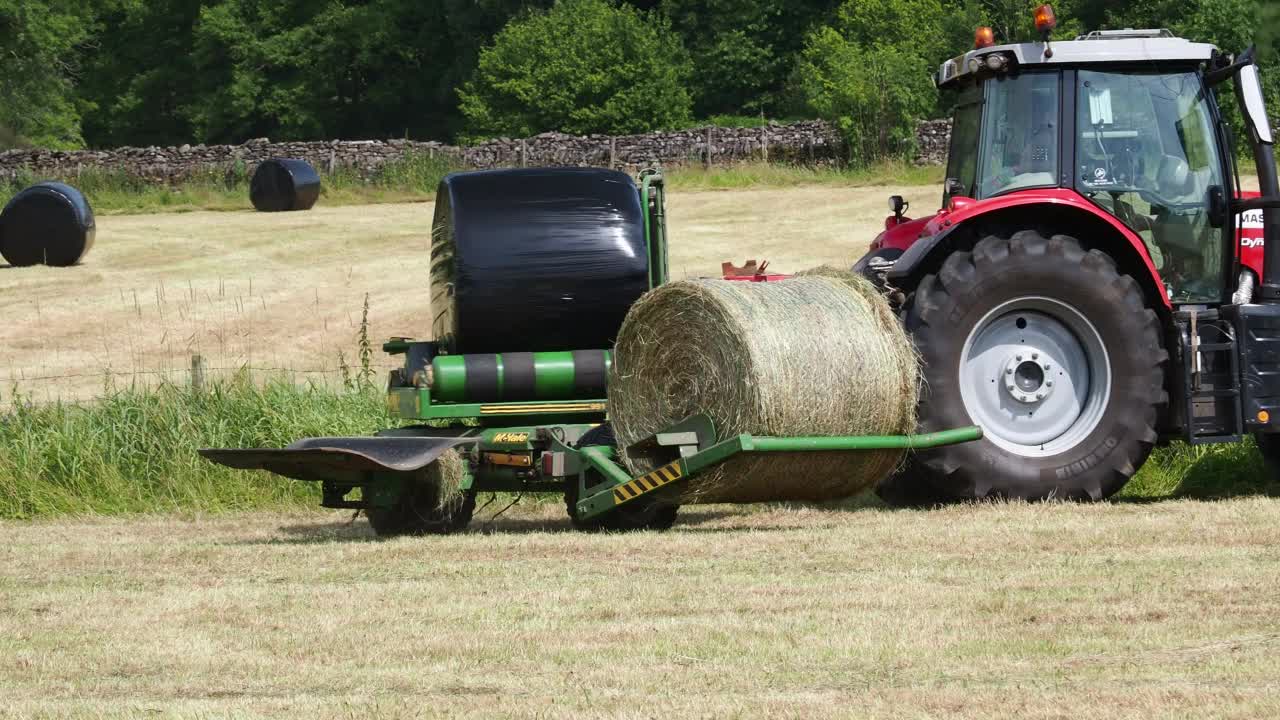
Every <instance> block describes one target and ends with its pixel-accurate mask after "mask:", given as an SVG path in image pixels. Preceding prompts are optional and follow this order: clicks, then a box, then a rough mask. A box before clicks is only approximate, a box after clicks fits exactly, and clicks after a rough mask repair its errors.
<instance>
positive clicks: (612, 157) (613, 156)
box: [609, 135, 618, 170]
mask: <svg viewBox="0 0 1280 720" xmlns="http://www.w3.org/2000/svg"><path fill="white" fill-rule="evenodd" d="M617 167H618V138H616V137H613V136H612V135H610V136H609V169H610V170H616V169H617Z"/></svg>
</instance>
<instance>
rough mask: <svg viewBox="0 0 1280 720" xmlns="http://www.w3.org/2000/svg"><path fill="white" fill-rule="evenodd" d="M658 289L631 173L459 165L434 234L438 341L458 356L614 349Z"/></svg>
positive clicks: (440, 204) (443, 195)
mask: <svg viewBox="0 0 1280 720" xmlns="http://www.w3.org/2000/svg"><path fill="white" fill-rule="evenodd" d="M648 289H649V264H648V257H647V254H646V247H645V233H644V214H643V211H642V208H641V206H640V196H639V193H638V191H637V190H636V186H635V184H634V183H633V182H632V181H631V178H630V177H628V176H627V175H626V174H624V173H620V172H615V171H612V170H601V169H594V168H538V169H522V170H493V171H483V172H468V173H455V174H452V175H449V176H447V177H446V178H445V179H444V180H443V181H442V182H441V183H440V189H439V192H438V193H437V196H436V214H435V221H434V223H433V227H432V233H431V307H432V311H433V312H434V313H435V317H434V321H433V330H434V332H435V337H436V339H437V340H443V341H445V342H446V343H447V345H448V346H449V348H450V351H451V352H454V353H498V352H513V351H520V352H541V351H552V350H572V349H579V348H609V347H612V346H613V341H614V338H615V337H616V336H617V334H618V329H619V328H620V327H621V326H622V319H623V317H624V316H625V315H626V313H627V309H628V308H630V307H631V304H632V303H633V302H635V301H636V299H638V298H639V297H640V296H641V295H643V294H644V293H645V291H647V290H648Z"/></svg>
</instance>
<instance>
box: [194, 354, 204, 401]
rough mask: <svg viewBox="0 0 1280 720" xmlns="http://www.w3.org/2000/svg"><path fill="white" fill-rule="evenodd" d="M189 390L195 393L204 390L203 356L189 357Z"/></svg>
mask: <svg viewBox="0 0 1280 720" xmlns="http://www.w3.org/2000/svg"><path fill="white" fill-rule="evenodd" d="M191 389H192V390H195V391H196V392H200V391H202V390H204V356H203V355H192V356H191Z"/></svg>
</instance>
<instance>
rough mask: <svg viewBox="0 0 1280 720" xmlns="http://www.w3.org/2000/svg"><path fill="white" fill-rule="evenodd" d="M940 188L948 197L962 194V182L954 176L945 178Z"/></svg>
mask: <svg viewBox="0 0 1280 720" xmlns="http://www.w3.org/2000/svg"><path fill="white" fill-rule="evenodd" d="M942 189H943V191H945V192H946V193H947V197H948V198H953V197H957V196H962V195H964V183H962V182H960V181H959V180H957V179H955V178H947V182H946V183H945V184H944V185H943V186H942Z"/></svg>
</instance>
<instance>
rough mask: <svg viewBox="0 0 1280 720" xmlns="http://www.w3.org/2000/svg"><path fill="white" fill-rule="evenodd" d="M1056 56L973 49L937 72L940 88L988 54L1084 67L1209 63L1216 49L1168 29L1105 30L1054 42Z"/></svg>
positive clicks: (1031, 49)
mask: <svg viewBox="0 0 1280 720" xmlns="http://www.w3.org/2000/svg"><path fill="white" fill-rule="evenodd" d="M1051 47H1052V48H1053V56H1052V57H1047V56H1046V55H1045V44H1044V43H1038V42H1036V43H1019V44H1012V45H995V46H992V47H987V48H980V49H977V50H971V51H969V52H967V53H965V54H964V55H961V56H960V57H957V58H952V59H951V60H948V61H946V62H944V63H943V64H942V67H941V68H939V69H938V77H937V83H938V86H939V87H942V86H944V85H947V84H949V83H952V82H955V81H957V80H959V79H961V78H963V77H965V76H968V75H970V74H972V73H975V72H977V71H979V70H981V69H983V68H984V67H985V61H984V59H985V58H986V56H988V55H992V54H995V53H1001V54H1003V55H1005V56H1006V58H1007V59H1009V60H1012V64H1013V65H1016V66H1027V65H1044V66H1050V65H1052V66H1081V65H1095V64H1103V63H1142V62H1165V63H1168V62H1185V63H1199V62H1208V61H1209V60H1210V59H1211V58H1212V57H1213V54H1214V53H1215V52H1217V48H1216V47H1214V46H1213V45H1210V44H1208V43H1195V42H1191V41H1190V40H1186V39H1184V38H1179V37H1174V35H1173V33H1170V32H1169V31H1168V30H1102V31H1098V32H1091V33H1089V34H1088V35H1081V36H1080V37H1078V38H1076V39H1075V40H1071V41H1066V42H1054V43H1053V44H1052V45H1051Z"/></svg>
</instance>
